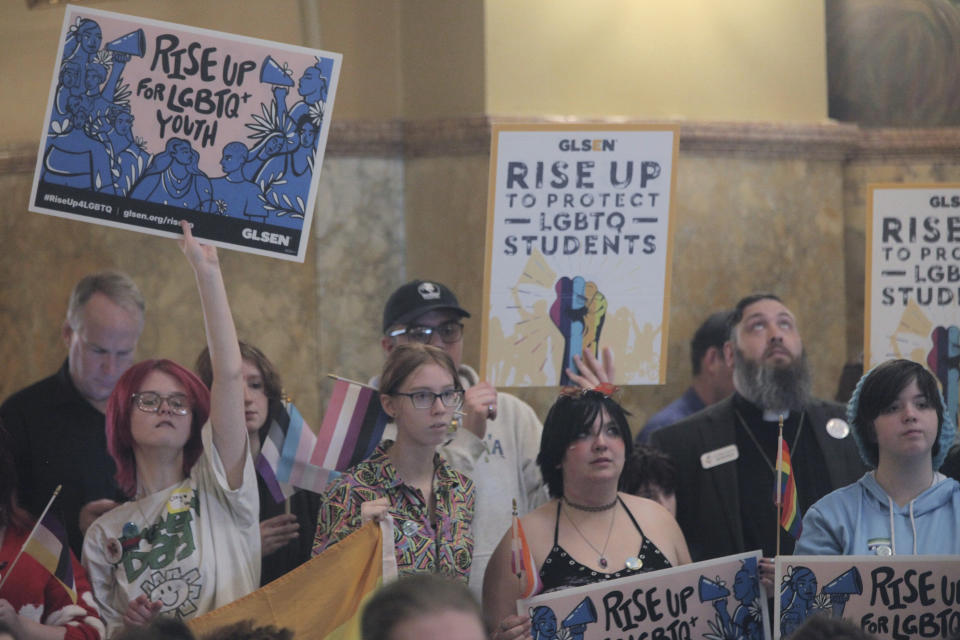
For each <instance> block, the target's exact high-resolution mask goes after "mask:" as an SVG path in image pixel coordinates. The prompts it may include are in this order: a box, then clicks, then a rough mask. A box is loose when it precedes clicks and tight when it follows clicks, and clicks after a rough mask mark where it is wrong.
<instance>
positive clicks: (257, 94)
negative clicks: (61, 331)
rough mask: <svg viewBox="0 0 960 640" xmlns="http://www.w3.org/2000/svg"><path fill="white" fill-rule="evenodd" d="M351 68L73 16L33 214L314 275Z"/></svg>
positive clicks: (234, 40)
mask: <svg viewBox="0 0 960 640" xmlns="http://www.w3.org/2000/svg"><path fill="white" fill-rule="evenodd" d="M340 61H341V56H340V54H337V53H330V52H327V51H320V50H313V49H307V48H304V47H296V46H291V45H285V44H279V43H275V42H267V41H264V40H257V39H253V38H247V37H243V36H237V35H231V34H226V33H220V32H217V31H209V30H206V29H197V28H193V27H187V26H181V25H175V24H170V23H167V22H159V21H156V20H147V19H144V18H135V17H131V16H125V15H121V14H117V13H110V12H106V11H98V10H95V9H88V8H80V7H73V6H68V7H67V9H66V14H65V16H64V23H63V30H62V33H61V38H60V41H59V43H58V50H57V61H56V65H55V67H54V73H53V79H52V81H51V84H50V94H49V99H48V105H47V113H46V118H45V121H44V131H43V137H42V139H41V143H40V151H39V155H38V158H37V167H36V174H35V176H34V184H33V192H32V194H31V198H30V209H31V210H32V211H36V212H38V213H46V214H50V215H56V216H61V217H65V218H72V219H75V220H83V221H86V222H93V223H97V224H104V225H108V226H113V227H120V228H125V229H131V230H135V231H140V232H143V233H152V234H157V235H167V236H177V235H179V234H180V226H179V221H180V220H181V219H186V220H188V221H189V222H190V223H191V224H192V225H193V233H194V235H196V236H197V237H199V238H202V239H204V240H206V241H208V242H210V243H211V244H215V245H218V246H224V247H230V248H234V249H238V250H241V251H248V252H251V253H258V254H261V255H269V256H274V257H278V258H284V259H287V260H297V261H301V262H302V261H303V259H304V256H305V253H306V248H307V239H308V238H309V235H310V233H309V232H310V223H311V216H312V213H313V206H314V202H315V200H316V191H317V183H318V179H319V174H320V167H321V165H322V162H323V155H324V148H325V146H326V142H327V134H328V132H329V129H330V116H331V114H332V113H333V99H334V95H335V93H336V88H337V80H338V77H339V72H340Z"/></svg>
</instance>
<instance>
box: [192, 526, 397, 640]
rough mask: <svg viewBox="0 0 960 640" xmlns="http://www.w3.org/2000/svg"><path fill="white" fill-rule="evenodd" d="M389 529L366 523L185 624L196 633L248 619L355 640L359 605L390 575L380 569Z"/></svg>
mask: <svg viewBox="0 0 960 640" xmlns="http://www.w3.org/2000/svg"><path fill="white" fill-rule="evenodd" d="M392 528H393V526H392V522H390V523H389V525H388V526H387V527H382V526H378V525H377V524H376V523H374V522H368V523H367V524H365V525H364V526H362V527H360V528H359V529H357V530H356V531H354V532H353V533H351V534H350V535H349V536H347V537H346V538H344V539H343V540H341V541H340V542H338V543H337V544H335V545H333V546H332V547H330V548H328V549H327V550H326V551H324V552H323V553H321V554H320V555H319V556H317V557H316V558H313V559H312V560H310V561H309V562H307V563H306V564H304V565H302V566H300V567H297V568H296V569H294V570H293V571H291V572H290V573H288V574H287V575H285V576H283V577H281V578H278V579H276V580H274V581H273V582H271V583H270V584H268V585H266V586H264V587H261V588H260V589H258V590H256V591H254V592H253V593H251V594H250V595H248V596H246V597H244V598H241V599H240V600H237V601H236V602H232V603H230V604H228V605H226V606H224V607H220V608H219V609H216V610H215V611H211V612H210V613H207V614H205V615H202V616H200V617H198V618H194V619H193V620H190V621H188V624H189V625H190V628H191V629H192V630H193V632H194V633H196V634H197V635H198V636H201V635H203V634H206V633H209V632H211V631H213V630H214V629H218V628H220V627H222V626H225V625H229V624H233V623H236V622H240V621H241V620H253V621H254V624H255V625H256V626H264V625H271V624H272V625H274V626H277V627H286V628H287V629H290V630H292V631H293V632H294V637H296V638H331V639H336V640H348V639H349V640H359V638H360V613H361V611H362V610H363V605H364V603H365V602H366V601H367V599H368V598H369V597H370V596H371V595H372V594H373V592H374V591H375V590H376V589H377V587H379V586H380V585H381V584H382V583H383V581H384V573H385V571H386V573H387V574H388V575H387V576H386V579H387V581H389V580H391V579H392V578H393V577H394V576H391V575H389V574H390V572H391V568H390V567H389V566H387V567H385V564H386V565H389V558H387V554H386V553H385V549H384V545H383V539H382V538H381V531H382V530H383V531H384V532H385V533H386V530H389V536H390V537H389V538H388V539H387V540H388V542H387V550H389V552H390V554H389V555H390V556H391V557H395V556H394V550H393V531H392ZM383 537H384V538H385V537H386V536H385V535H384V536H383ZM385 559H386V560H387V562H384V560H385ZM392 571H395V565H394V568H393V570H392Z"/></svg>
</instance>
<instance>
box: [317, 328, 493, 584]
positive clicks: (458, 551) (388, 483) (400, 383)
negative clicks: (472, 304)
mask: <svg viewBox="0 0 960 640" xmlns="http://www.w3.org/2000/svg"><path fill="white" fill-rule="evenodd" d="M462 402H463V387H462V386H461V385H460V379H459V377H458V376H457V372H456V368H455V367H454V365H453V361H452V360H451V359H450V356H449V355H447V354H446V353H445V352H444V351H442V350H440V349H437V348H436V347H431V346H428V345H424V344H418V343H413V344H403V345H398V346H397V347H395V348H394V349H393V350H392V351H391V352H390V356H389V357H388V358H387V362H386V364H385V365H384V369H383V374H382V375H381V376H380V404H381V406H382V407H383V410H384V411H385V412H386V413H387V415H388V416H390V418H392V419H393V421H394V422H395V423H396V426H397V439H396V441H390V440H385V441H384V442H383V443H381V444H380V446H378V447H377V448H376V450H375V451H374V452H373V454H372V455H371V456H370V457H369V458H367V459H366V460H364V461H363V462H361V463H360V464H358V465H357V466H355V467H353V468H352V469H350V470H349V471H347V472H346V473H344V474H343V475H342V476H340V477H339V478H338V479H337V480H336V481H334V483H333V484H332V485H331V486H330V488H329V489H328V490H327V492H326V494H325V496H324V499H323V503H322V506H321V507H320V515H319V518H318V522H317V533H316V538H315V540H314V546H313V553H314V555H317V554H319V553H321V552H322V551H324V550H325V549H326V548H328V547H330V546H331V545H333V544H335V543H337V542H338V541H339V540H341V539H343V538H344V537H346V536H347V535H348V534H350V533H351V532H353V531H355V530H356V529H357V528H359V527H360V526H361V525H362V524H363V523H365V522H366V521H368V520H370V519H381V518H383V517H385V516H386V515H387V514H389V515H391V516H392V517H393V520H394V542H395V545H396V553H397V568H398V569H399V573H400V575H401V576H404V575H410V574H415V573H437V574H441V575H444V576H447V577H449V578H454V579H458V580H461V581H463V582H464V583H465V582H466V581H467V578H468V577H469V574H470V564H471V556H472V553H473V534H472V530H471V528H472V523H473V512H474V500H475V496H474V493H475V492H474V487H473V481H471V480H470V479H469V478H467V477H466V476H464V475H463V474H461V473H459V472H457V471H454V470H453V469H452V468H451V467H450V465H449V464H448V463H447V461H446V460H444V459H443V458H442V457H441V456H440V454H438V453H437V447H439V446H440V445H442V444H443V443H444V442H446V441H447V440H448V439H449V438H450V437H451V436H450V425H451V422H452V421H453V418H454V414H455V413H457V410H458V409H459V408H460V405H461V403H462Z"/></svg>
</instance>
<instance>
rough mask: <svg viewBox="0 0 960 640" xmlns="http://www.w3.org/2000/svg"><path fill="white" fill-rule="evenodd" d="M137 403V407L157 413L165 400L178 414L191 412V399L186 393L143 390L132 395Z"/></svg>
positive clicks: (183, 414) (182, 414) (172, 410)
mask: <svg viewBox="0 0 960 640" xmlns="http://www.w3.org/2000/svg"><path fill="white" fill-rule="evenodd" d="M130 397H131V398H133V399H134V400H135V401H136V403H137V409H140V411H143V412H146V413H157V412H158V411H160V406H161V405H162V404H163V402H164V401H166V402H167V407H168V408H169V409H170V411H171V412H173V413H175V414H177V415H178V416H185V415H187V414H188V413H190V399H189V398H187V395H186V394H184V393H171V394H168V395H163V394H160V393H157V392H156V391H141V392H140V393H134V394H133V395H131V396H130Z"/></svg>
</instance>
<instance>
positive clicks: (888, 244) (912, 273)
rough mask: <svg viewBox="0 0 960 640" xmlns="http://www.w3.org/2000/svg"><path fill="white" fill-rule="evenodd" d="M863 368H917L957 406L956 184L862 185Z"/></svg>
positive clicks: (959, 249)
mask: <svg viewBox="0 0 960 640" xmlns="http://www.w3.org/2000/svg"><path fill="white" fill-rule="evenodd" d="M869 190H870V204H869V207H868V211H867V224H866V236H867V257H866V292H865V303H866V304H865V306H866V309H865V313H864V320H865V325H866V326H865V331H864V334H865V343H866V344H865V347H864V364H865V365H866V366H867V367H868V368H869V367H872V366H874V365H877V364H879V363H880V362H883V361H884V360H888V359H890V358H907V359H908V360H914V361H915V362H919V363H921V364H923V365H925V366H926V367H927V368H929V369H930V371H931V372H933V374H934V375H935V376H936V377H937V379H938V380H939V381H940V385H941V388H942V390H943V396H944V399H945V400H946V403H947V409H948V412H949V414H950V415H951V416H954V419H956V417H957V415H958V412H957V409H958V399H960V184H919V185H911V184H889V185H870V187H869Z"/></svg>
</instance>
